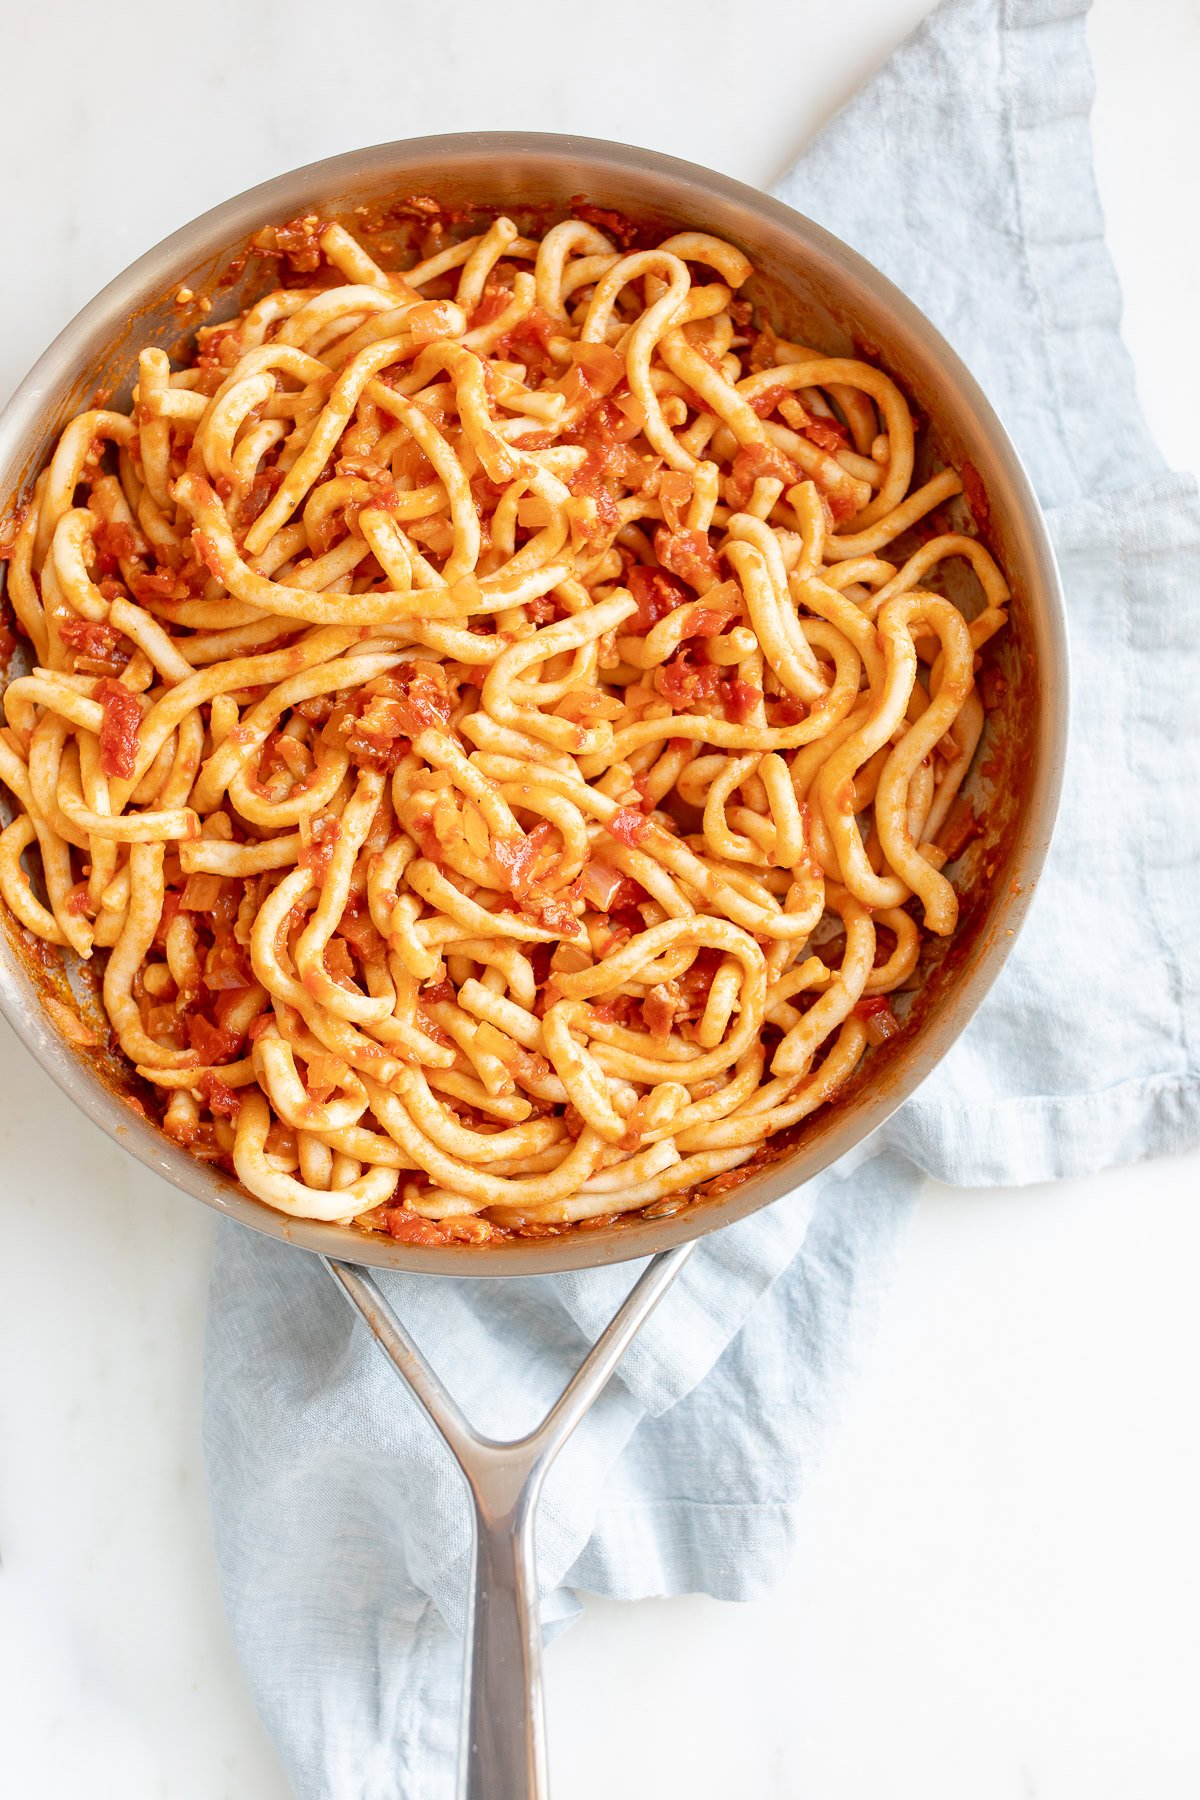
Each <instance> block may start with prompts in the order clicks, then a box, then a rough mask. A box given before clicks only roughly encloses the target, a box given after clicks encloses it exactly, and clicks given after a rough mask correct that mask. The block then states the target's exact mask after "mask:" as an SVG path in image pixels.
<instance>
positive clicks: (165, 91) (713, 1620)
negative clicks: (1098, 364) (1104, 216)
mask: <svg viewBox="0 0 1200 1800" xmlns="http://www.w3.org/2000/svg"><path fill="white" fill-rule="evenodd" d="M927 10H928V8H927V5H926V4H925V3H924V0H857V3H856V4H855V5H854V6H841V5H838V6H836V7H835V6H834V5H832V4H830V3H829V0H757V4H756V5H755V6H754V7H753V8H752V9H751V8H749V7H747V6H745V5H743V4H737V5H735V4H733V3H732V0H689V4H686V5H684V4H679V3H677V0H670V3H662V0H660V4H658V5H654V4H653V3H652V0H607V4H606V5H605V6H603V7H602V8H596V9H594V11H593V12H592V14H591V17H590V18H586V19H585V17H584V15H583V12H582V10H581V9H578V10H577V9H573V8H570V7H568V6H565V5H556V6H550V5H546V6H544V7H539V6H536V5H531V4H527V3H525V0H508V4H506V5H504V6H497V5H496V4H495V3H494V0H458V4H457V5H453V6H451V5H449V4H447V5H440V4H428V3H427V4H424V5H422V6H421V7H419V8H418V7H415V6H413V7H406V6H404V5H403V4H389V5H385V4H382V3H381V0H357V3H356V4H353V5H346V6H329V5H328V4H325V5H317V4H314V3H312V0H292V3H291V4H288V5H283V4H261V5H259V6H257V7H255V6H253V5H250V4H246V3H245V0H208V4H206V5H205V6H204V7H197V8H194V9H189V11H188V12H187V13H186V14H184V13H182V12H181V11H177V10H176V9H175V8H173V7H170V6H168V5H164V4H162V3H161V0H160V3H159V4H153V3H152V0H136V3H127V4H125V5H123V6H120V7H117V6H107V7H105V6H97V5H95V4H92V3H91V0H89V3H88V4H86V5H85V4H82V3H76V4H70V5H58V6H51V5H47V4H44V3H43V4H41V5H38V6H26V7H23V8H22V9H21V13H20V16H18V17H13V16H9V17H8V19H7V20H6V27H5V64H6V67H5V82H4V90H5V91H4V104H3V108H2V109H0V146H2V151H0V155H2V162H0V167H2V168H3V170H4V172H5V175H6V181H5V200H4V213H5V238H4V250H5V262H6V275H5V280H4V285H3V300H2V302H0V305H2V317H3V322H4V323H3V331H2V332H0V390H3V391H4V392H7V391H8V390H9V389H10V388H11V387H12V386H13V385H14V384H15V383H16V381H17V380H18V379H19V378H20V376H21V374H22V373H23V371H24V370H25V368H26V367H27V366H28V364H29V363H30V362H31V361H32V360H33V359H34V357H35V356H36V354H37V353H38V352H39V351H40V350H41V348H42V347H43V346H44V344H45V343H46V342H47V341H48V340H49V338H50V337H51V336H52V335H53V333H54V332H56V331H57V330H58V329H59V327H60V326H61V325H62V324H64V323H65V322H66V320H67V319H68V318H69V316H70V315H71V314H72V313H73V312H74V311H75V310H76V308H77V307H78V306H80V305H81V304H82V303H83V302H84V301H85V300H86V299H87V298H88V297H89V296H90V295H91V294H92V293H93V292H94V291H95V290H96V289H97V288H98V287H100V286H101V285H102V283H103V282H105V281H107V280H108V279H109V277H110V276H112V275H113V274H115V273H116V272H117V271H118V270H119V269H120V268H122V267H123V266H124V265H125V264H126V263H128V262H129V261H130V260H131V259H132V258H133V257H135V256H137V255H138V254H139V253H140V252H141V251H142V250H144V249H146V248H147V247H148V246H149V245H150V244H152V243H153V242H154V241H155V240H157V239H158V238H159V237H161V236H162V235H164V234H165V233H167V232H168V231H171V230H173V229H174V228H175V226H177V225H178V224H180V223H181V222H183V221H184V220H186V219H188V218H190V217H192V216H193V215H194V214H196V213H198V212H200V211H202V210H203V209H204V208H206V207H208V206H211V205H213V204H214V203H216V202H217V201H219V200H221V199H223V198H224V197H225V196H226V195H227V194H230V193H233V192H235V191H237V190H239V189H241V188H244V187H247V186H249V185H250V184H252V183H253V182H256V181H259V180H262V179H264V178H265V177H267V176H270V175H273V174H276V173H278V172H279V171H281V170H283V169H286V168H289V167H292V166H294V165H295V164H298V163H302V162H307V161H309V160H310V159H312V158H314V157H317V156H322V155H326V154H328V153H330V152H333V151H337V150H343V149H348V148H351V147H353V146H354V145H356V144H360V143H371V142H375V141H378V140H382V139H386V138H389V137H402V136H409V135H415V134H418V133H422V132H431V131H445V130H461V129H468V128H482V127H497V126H511V127H517V126H524V127H530V126H534V127H540V128H544V129H548V130H560V131H570V130H577V131H581V132H587V133H592V134H594V135H596V136H602V137H613V138H622V139H628V140H631V141H635V142H638V141H640V142H642V143H645V144H649V145H651V146H653V147H655V148H660V149H664V150H670V151H674V152H676V153H678V154H681V155H683V156H687V157H691V158H694V159H696V160H698V161H701V162H706V163H709V164H711V165H712V166H714V167H716V168H719V169H723V170H726V171H728V172H729V173H730V174H733V175H736V176H740V177H741V178H742V179H744V180H748V181H751V182H756V183H760V184H762V185H767V184H769V183H770V182H771V181H772V180H774V179H775V178H776V177H777V176H778V175H779V174H780V173H781V172H782V170H783V169H784V167H785V166H786V165H787V164H788V162H789V161H790V160H791V158H792V157H793V155H794V154H795V152H796V151H797V150H798V149H799V148H800V147H801V145H802V144H803V143H804V142H805V140H806V139H807V138H808V137H809V136H810V135H811V133H812V132H813V131H814V129H815V128H816V127H817V126H819V125H820V123H821V122H822V121H823V120H824V119H826V118H827V117H828V116H829V115H830V114H831V113H832V112H833V111H834V110H835V109H836V107H837V106H838V105H839V104H840V103H841V102H842V101H843V100H844V99H845V98H847V97H848V96H849V95H850V94H851V93H852V92H853V91H854V89H855V87H856V86H857V85H858V84H859V83H860V82H861V81H862V80H863V79H864V78H865V77H866V76H868V75H869V74H870V73H871V71H872V70H873V68H874V67H876V66H877V64H878V63H879V62H880V61H881V60H882V59H883V58H884V56H885V55H886V53H887V52H888V51H889V50H890V49H891V48H892V47H893V45H895V44H896V43H897V42H899V40H900V39H901V38H902V37H903V36H904V35H905V33H906V32H907V30H908V29H909V27H910V26H911V25H912V24H913V23H915V22H916V20H917V19H919V18H920V17H921V16H922V15H923V14H924V13H925V12H926V11H927ZM751 17H752V18H753V20H754V24H753V25H752V26H749V27H748V26H747V24H746V23H745V21H746V20H747V19H748V18H751ZM835 19H837V20H839V21H840V23H838V24H836V25H835V23H834V21H835ZM1091 29H1092V44H1093V51H1094V55H1095V59H1096V65H1097V73H1098V80H1099V99H1098V104H1097V113H1096V137H1097V158H1098V165H1099V175H1100V185H1101V190H1102V194H1103V198H1104V201H1105V205H1106V208H1107V211H1108V217H1109V224H1110V236H1111V242H1112V245H1113V248H1114V251H1115V254H1116V258H1117V262H1118V265H1119V267H1120V272H1121V275H1122V278H1123V280H1124V283H1125V289H1126V294H1127V335H1128V338H1129V341H1130V343H1131V346H1132V348H1133V351H1134V354H1135V358H1136V361H1137V364H1138V369H1139V373H1140V378H1141V383H1142V391H1143V397H1144V400H1145V403H1146V407H1147V410H1148V412H1149V414H1150V417H1151V420H1152V423H1153V424H1154V426H1155V428H1156V430H1157V432H1158V434H1159V437H1160V439H1161V441H1162V443H1163V444H1164V446H1165V448H1166V450H1167V452H1168V454H1169V456H1170V457H1171V458H1172V460H1173V461H1174V462H1175V463H1176V464H1177V465H1179V466H1183V467H1188V466H1190V467H1192V468H1196V467H1197V466H1198V464H1200V441H1198V439H1197V435H1196V427H1195V420H1196V419H1197V418H1198V417H1200V362H1198V359H1197V356H1196V349H1195V346H1196V319H1197V315H1198V312H1200V234H1197V233H1196V231H1195V230H1194V229H1193V227H1194V203H1193V202H1194V194H1195V191H1196V186H1197V180H1198V178H1200V131H1198V125H1197V120H1198V119H1200V110H1198V109H1197V107H1196V102H1195V95H1196V91H1197V84H1198V83H1200V10H1198V8H1197V5H1196V0H1139V3H1138V4H1136V5H1135V4H1132V0H1099V3H1098V4H1097V7H1096V12H1095V16H1094V19H1093V22H1092V28H1091ZM0 1068H2V1070H3V1080H4V1086H3V1101H2V1104H0V1209H2V1210H0V1228H2V1232H3V1245H4V1262H3V1285H2V1287H0V1296H2V1297H0V1558H2V1567H0V1788H2V1789H4V1790H5V1791H6V1792H8V1793H10V1794H12V1795H13V1797H14V1800H18V1797H19V1800H26V1797H28V1800H58V1797H59V1796H67V1795H71V1796H74V1795H76V1794H86V1795H87V1796H88V1797H89V1800H109V1797H110V1796H111V1797H114V1800H115V1797H116V1796H120V1800H151V1796H154V1797H158V1796H169V1797H170V1800H176V1797H179V1800H285V1796H286V1794H287V1788H286V1784H285V1782H284V1780H283V1777H282V1775H281V1773H280V1771H279V1767H278V1764H277V1762H276V1759H275V1756H274V1753H273V1751H272V1748H271V1746H270V1744H269V1742H268V1740H267V1738H266V1736H265V1734H264V1732H263V1730H262V1728H261V1727H260V1725H259V1724H258V1721H257V1719H256V1716H255V1713H254V1709H253V1705H252V1703H251V1700H250V1697H249V1694H248V1692H247V1690H246V1687H245V1684H244V1681H243V1679H242V1676H241V1673H240V1670H239V1668H238V1666H237V1663H236V1661H235V1658H234V1656H233V1652H232V1649H231V1647H230V1643H229V1639H228V1635H227V1632H226V1628H225V1623H224V1618H223V1615H222V1611H221V1604H220V1599H219V1596H218V1592H217V1582H216V1572H215V1566H214V1561H213V1553H212V1547H211V1541H210V1532H209V1521H208V1513H207V1506H206V1500H205V1492H204V1474H203V1467H202V1462H201V1456H200V1448H199V1420H200V1367H201V1337H202V1328H203V1317H204V1302H205V1284H206V1280H207V1267H208V1257H209V1242H210V1235H211V1229H212V1227H211V1223H210V1220H209V1217H208V1216H207V1215H206V1214H205V1213H204V1211H203V1209H202V1208H200V1207H198V1206H196V1205H194V1204H193V1203H192V1202H191V1201H188V1200H185V1199H183V1198H182V1197H181V1196H179V1195H177V1194H175V1193H174V1192H172V1191H171V1190H170V1189H168V1188H167V1187H166V1186H164V1185H163V1184H162V1183H161V1182H159V1181H158V1179H157V1178H155V1177H153V1176H151V1175H150V1174H148V1173H147V1172H146V1171H145V1170H143V1169H141V1168H140V1167H138V1166H137V1165H136V1164H134V1163H133V1162H132V1161H130V1160H128V1159H125V1158H124V1157H122V1156H121V1155H120V1154H119V1153H118V1152H117V1151H116V1150H115V1149H114V1148H113V1147H111V1146H110V1145H109V1144H108V1143H107V1141H106V1140H105V1139H103V1138H102V1137H101V1135H100V1134H99V1133H98V1132H97V1131H96V1130H95V1129H94V1128H93V1127H92V1126H90V1125H89V1124H87V1123H86V1122H85V1121H84V1120H83V1119H82V1118H81V1117H80V1116H79V1115H77V1114H76V1113H74V1111H73V1110H72V1109H71V1108H70V1107H69V1106H68V1105H67V1104H66V1103H65V1102H64V1101H63V1100H62V1098H61V1097H60V1096H59V1094H58V1093H57V1091H56V1090H54V1089H53V1088H52V1087H51V1085H50V1083H49V1082H48V1080H47V1079H46V1078H45V1077H44V1076H42V1075H41V1073H40V1072H39V1071H38V1070H37V1069H36V1068H35V1066H34V1065H33V1063H32V1062H31V1061H30V1059H29V1058H28V1057H27V1056H26V1055H25V1054H24V1053H23V1052H22V1051H21V1049H20V1048H19V1047H18V1045H17V1044H16V1043H15V1041H14V1040H13V1039H12V1037H11V1034H10V1033H9V1032H8V1030H7V1028H6V1027H3V1026H0ZM1198 1289H1200V1155H1192V1156H1190V1157H1187V1158H1181V1159H1178V1160H1175V1161H1163V1162H1158V1163H1153V1164H1149V1165H1145V1166H1143V1167H1140V1168H1137V1169H1133V1170H1129V1171H1124V1172H1114V1173H1111V1174H1108V1175H1105V1176H1102V1177H1099V1178H1097V1179H1094V1180H1090V1181H1086V1182H1075V1183H1067V1184H1064V1185H1062V1186H1060V1187H1058V1188H1053V1189H1028V1190H1025V1191H1022V1192H994V1193H985V1194H980V1193H965V1192H963V1193H959V1192H955V1191H952V1190H949V1189H940V1188H939V1189H934V1188H931V1189H930V1190H929V1191H928V1192H927V1193H926V1194H925V1196H924V1197H923V1199H922V1201H921V1203H920V1206H919V1208H918V1212H917V1216H916V1220H915V1224H914V1226H913V1228H912V1230H911V1232H910V1233H909V1235H908V1237H907V1239H906V1242H905V1244H904V1247H903V1251H902V1257H901V1266H900V1269H899V1273H898V1278H897V1281H896V1284H895V1288H894V1291H893V1292H892V1295H891V1297H890V1300H889V1302H888V1305H887V1308H886V1312H885V1316H884V1320H883V1325H882V1330H881V1334H880V1337H879V1340H878V1342H877V1344H876V1346H875V1348H874V1351H873V1353H872V1357H871V1361H870V1364H869V1367H868V1369H867V1371H866V1373H865V1374H864V1376H863V1378H862V1380H861V1381H860V1383H859V1384H858V1387H857V1389H856V1392H855V1396H854V1400H853V1404H852V1408H851V1413H850V1416H849V1419H848V1421H847V1423H846V1426H845V1428H844V1430H843V1432H842V1434H841V1435H840V1437H839V1439H838V1441H837V1443H836V1445H835V1448H834V1450H833V1452H832V1453H831V1455H830V1458H829V1460H828V1462H827V1465H826V1466H825V1468H824V1469H823V1470H822V1471H821V1472H820V1474H819V1475H818V1476H817V1477H816V1479H815V1481H814V1483H813V1486H812V1488H811V1491H810V1496H809V1499H808V1501H807V1504H806V1508H805V1511H804V1514H803V1517H802V1521H801V1525H802V1529H801V1544H800V1549H799V1551H798V1553H797V1556H796V1560H795V1562H794V1563H793V1565H792V1566H791V1567H790V1568H789V1569H787V1570H784V1571H781V1575H780V1582H779V1586H778V1589H777V1590H776V1592H775V1594H774V1596H773V1597H772V1598H771V1599H769V1600H765V1601H762V1602H759V1603H758V1604H755V1605H751V1606H743V1607H732V1606H722V1605H719V1604H717V1603H715V1602H711V1601H707V1600H702V1599H684V1600H675V1601H670V1602H656V1603H645V1604H642V1605H640V1606H637V1607H633V1608H631V1607H623V1606H618V1605H616V1604H603V1603H593V1604H590V1605H589V1606H588V1608H587V1611H586V1613H585V1616H584V1619H583V1620H582V1622H581V1623H580V1624H579V1625H578V1626H576V1627H575V1629H574V1630H573V1631H571V1632H569V1633H568V1634H567V1635H566V1636H565V1638H563V1639H562V1640H561V1641H560V1642H559V1643H557V1644H556V1645H555V1646H554V1647H553V1648H552V1649H551V1651H550V1653H549V1670H548V1681H549V1701H550V1730H551V1750H552V1761H553V1766H554V1773H555V1777H556V1793H557V1795H558V1797H559V1800H599V1797H600V1796H602V1795H603V1796H609V1795H611V1794H614V1793H617V1794H620V1795H622V1796H629V1797H630V1800H641V1797H642V1796H649V1795H656V1796H657V1795H672V1796H674V1795H687V1796H689V1800H710V1797H711V1800H715V1797H716V1796H721V1800H742V1797H749V1796H754V1797H755V1800H801V1797H803V1800H909V1797H912V1800H917V1797H918V1796H919V1797H920V1800H1031V1797H1033V1796H1037V1797H1038V1800H1045V1797H1052V1800H1083V1797H1085V1796H1086V1800H1118V1797H1120V1800H1126V1797H1129V1800H1143V1797H1153V1800H1176V1797H1180V1800H1182V1797H1184V1796H1194V1795H1196V1794H1198V1793H1200V1732H1198V1731H1197V1714H1196V1696H1197V1692H1198V1691H1200V1647H1198V1646H1200V1633H1198V1631H1197V1625H1196V1620H1197V1615H1198V1613H1200V1531H1198V1529H1197V1519H1198V1516H1200V1454H1198V1452H1197V1449H1196V1433H1197V1414H1196V1406H1195V1399H1194V1396H1195V1387H1196V1379H1197V1374H1198V1373H1200V1307H1197V1304H1196V1298H1195V1296H1196V1293H1197V1290H1198ZM346 1800H352V1797H351V1796H347V1797H346ZM412 1800H424V1797H423V1796H413V1797H412Z"/></svg>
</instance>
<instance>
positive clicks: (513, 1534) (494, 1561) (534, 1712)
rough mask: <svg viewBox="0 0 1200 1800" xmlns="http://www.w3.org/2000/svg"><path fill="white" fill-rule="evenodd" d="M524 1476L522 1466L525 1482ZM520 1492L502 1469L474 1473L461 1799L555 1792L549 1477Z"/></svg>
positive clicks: (506, 1799)
mask: <svg viewBox="0 0 1200 1800" xmlns="http://www.w3.org/2000/svg"><path fill="white" fill-rule="evenodd" d="M525 1475H526V1470H525V1468H524V1467H522V1468H521V1469H520V1470H519V1471H517V1474H516V1479H517V1481H520V1480H521V1479H522V1478H523V1477H524V1476H525ZM513 1485H514V1483H513V1479H512V1477H511V1476H510V1475H509V1473H508V1471H507V1470H506V1469H505V1468H504V1467H503V1466H498V1467H496V1468H495V1470H494V1471H489V1470H480V1469H479V1468H478V1467H477V1468H476V1470H475V1480H474V1495H475V1592H474V1596H473V1600H472V1614H471V1638H470V1652H469V1659H468V1662H467V1668H466V1679H465V1683H464V1688H463V1722H462V1732H463V1737H462V1750H461V1756H460V1761H459V1770H460V1786H459V1795H460V1800H543V1797H544V1796H545V1795H546V1794H547V1793H548V1791H549V1786H548V1777H547V1772H546V1731H545V1718H544V1713H545V1708H544V1701H543V1694H542V1621H541V1606H540V1604H539V1598H538V1581H537V1552H536V1549H535V1544H534V1531H535V1525H536V1519H537V1497H538V1495H537V1490H538V1489H539V1488H540V1486H541V1480H540V1471H535V1472H534V1474H533V1479H532V1481H527V1482H526V1484H525V1485H524V1486H523V1487H521V1488H520V1489H519V1491H518V1492H517V1493H516V1495H515V1497H514V1496H513V1494H512V1493H511V1492H510V1491H508V1490H511V1488H512V1486H513Z"/></svg>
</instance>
